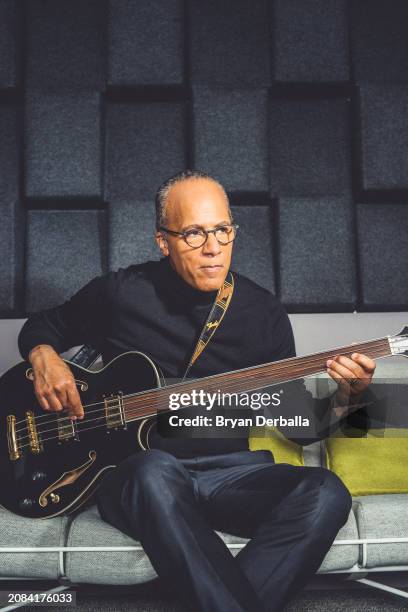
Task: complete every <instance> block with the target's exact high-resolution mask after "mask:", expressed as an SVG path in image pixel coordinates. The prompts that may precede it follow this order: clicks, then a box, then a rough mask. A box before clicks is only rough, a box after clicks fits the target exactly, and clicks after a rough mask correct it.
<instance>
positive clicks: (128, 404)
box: [16, 347, 380, 439]
mask: <svg viewBox="0 0 408 612" xmlns="http://www.w3.org/2000/svg"><path fill="white" fill-rule="evenodd" d="M376 348H377V349H379V348H380V347H373V351H372V352H371V355H372V356H373V357H375V356H378V354H377V353H376V351H375V349H376ZM366 354H367V356H370V355H369V352H367V353H366ZM309 361H310V366H311V364H312V361H313V360H309ZM280 370H281V373H283V372H284V368H280ZM321 371H325V370H321ZM265 377H268V378H269V373H268V372H259V370H258V376H257V377H252V379H251V382H252V384H255V381H256V382H258V380H259V382H261V381H262V382H264V378H265ZM196 380H200V379H196ZM216 382H218V380H217V381H216ZM227 382H228V381H227ZM239 382H242V379H241V378H238V379H237V378H235V379H234V380H232V381H230V384H229V385H224V387H223V388H224V389H225V390H227V389H229V390H230V389H233V388H234V385H236V384H237V383H239ZM284 382H285V381H279V380H276V381H274V382H272V383H269V385H268V386H274V385H278V384H279V383H281V384H283V383H284ZM286 382H289V381H286ZM190 384H192V383H190ZM231 385H233V386H231ZM195 386H196V385H195ZM217 386H218V385H217ZM184 388H185V386H184ZM210 389H212V388H211V387H210ZM254 390H255V389H252V390H251V391H254ZM158 391H162V394H165V396H166V397H165V398H166V399H168V397H167V391H168V387H162V388H159V389H154V390H153V393H154V394H155V395H156V397H155V398H153V400H154V401H155V405H157V395H158V393H157V392H158ZM247 391H248V390H247ZM226 392H228V391H226ZM235 392H236V391H235ZM141 394H143V397H140V396H139V397H136V398H135V400H133V401H127V402H126V405H125V410H126V409H128V408H131V407H132V405H133V406H135V407H137V406H138V405H139V400H142V402H143V407H142V409H143V410H144V411H145V410H146V401H147V399H146V398H148V396H149V395H152V393H151V392H150V393H149V392H148V391H142V392H140V394H137V395H141ZM135 395H136V394H130V395H128V396H127V397H132V398H133V397H135ZM149 399H150V398H149ZM159 400H160V398H159ZM98 404H100V405H101V404H104V402H103V401H102V402H94V403H93V404H89V405H98ZM84 407H85V406H84ZM152 407H153V406H152ZM113 408H115V407H108V410H109V409H110V410H112V409H113ZM149 408H150V406H149ZM95 412H104V413H106V408H105V406H104V407H103V408H101V409H95V410H91V411H89V412H88V413H87V415H89V414H92V413H95ZM138 412H139V411H138V410H136V412H134V411H133V412H131V411H130V412H129V414H130V413H132V416H133V414H135V415H136V414H138ZM87 415H86V416H87ZM41 416H50V415H48V414H47V415H40V418H41ZM147 416H153V415H146V417H147ZM37 418H38V417H36V419H37ZM55 418H58V417H54V418H51V419H50V420H49V421H46V422H42V423H40V425H39V426H45V425H48V424H50V423H53V424H54V423H55ZM99 418H100V417H99ZM61 420H66V421H70V420H71V419H70V417H69V416H66V417H63V418H62V419H61ZM20 422H21V421H20ZM81 423H84V421H83V420H80V421H79V424H81ZM62 427H64V425H62ZM60 428H61V426H60ZM60 428H58V427H57V428H55V430H57V429H60ZM25 429H28V428H27V427H23V428H20V429H18V430H16V431H17V432H21V431H24V430H25ZM44 431H52V430H40V431H39V433H44ZM24 437H29V436H28V435H26V436H20V439H24Z"/></svg>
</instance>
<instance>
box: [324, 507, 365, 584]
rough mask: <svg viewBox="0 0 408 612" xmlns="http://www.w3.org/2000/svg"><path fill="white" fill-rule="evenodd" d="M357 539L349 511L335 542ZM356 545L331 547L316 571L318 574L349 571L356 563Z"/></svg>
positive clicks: (354, 523)
mask: <svg viewBox="0 0 408 612" xmlns="http://www.w3.org/2000/svg"><path fill="white" fill-rule="evenodd" d="M357 538H358V530H357V524H356V519H355V517H354V514H353V512H352V511H351V512H350V514H349V517H348V520H347V523H346V524H345V525H344V526H343V527H342V528H341V529H340V531H339V533H338V534H337V537H336V540H355V539H357ZM358 557H359V547H358V544H344V545H342V544H339V545H338V546H337V545H335V546H332V547H331V549H330V550H329V552H328V553H327V555H326V557H325V558H324V559H323V563H322V564H321V566H320V569H319V570H318V571H319V573H324V572H333V571H336V570H344V569H350V568H351V567H353V565H355V564H356V563H357V562H358Z"/></svg>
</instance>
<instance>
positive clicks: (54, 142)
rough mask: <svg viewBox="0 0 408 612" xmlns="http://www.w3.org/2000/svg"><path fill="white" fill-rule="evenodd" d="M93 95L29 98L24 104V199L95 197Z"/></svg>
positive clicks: (97, 125)
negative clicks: (26, 197)
mask: <svg viewBox="0 0 408 612" xmlns="http://www.w3.org/2000/svg"><path fill="white" fill-rule="evenodd" d="M100 110H101V109H100V96H99V94H96V93H95V94H92V93H81V94H78V95H74V94H66V95H56V94H39V93H38V94H32V95H30V96H29V97H28V99H27V104H26V118H25V124H26V162H25V165H26V193H27V195H28V196H29V197H37V198H49V197H54V198H56V197H60V198H63V197H75V196H79V197H99V196H100V195H101V182H102V180H101V149H102V144H101V120H100Z"/></svg>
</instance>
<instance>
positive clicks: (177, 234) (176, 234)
mask: <svg viewBox="0 0 408 612" xmlns="http://www.w3.org/2000/svg"><path fill="white" fill-rule="evenodd" d="M223 227H230V228H231V229H232V230H233V231H234V237H233V238H232V240H228V242H220V241H219V240H218V238H217V236H216V235H215V232H217V231H218V230H219V229H221V228H223ZM238 228H239V225H238V224H237V223H229V224H228V225H219V226H218V227H215V228H214V229H211V230H205V229H204V228H203V227H200V228H199V229H200V230H201V231H202V232H204V234H205V240H204V242H203V243H202V244H200V245H199V246H193V245H191V244H189V243H188V242H187V237H188V232H190V231H191V230H185V231H184V232H176V231H175V230H171V229H168V228H167V227H163V226H161V227H159V228H158V229H159V231H160V232H166V233H167V234H171V235H172V236H181V237H182V238H183V240H184V242H185V243H186V244H187V245H188V246H189V247H191V248H193V249H199V248H201V247H202V246H204V245H205V243H206V242H207V240H208V234H214V236H215V238H216V240H217V242H218V244H221V245H222V246H225V245H227V244H230V243H231V242H233V241H234V240H235V238H236V236H237V230H238ZM192 229H193V228H192Z"/></svg>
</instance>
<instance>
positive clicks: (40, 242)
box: [26, 210, 105, 312]
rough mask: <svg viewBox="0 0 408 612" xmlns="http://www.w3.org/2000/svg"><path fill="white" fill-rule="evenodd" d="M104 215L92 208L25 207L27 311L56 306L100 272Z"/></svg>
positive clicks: (102, 252) (103, 250)
mask: <svg viewBox="0 0 408 612" xmlns="http://www.w3.org/2000/svg"><path fill="white" fill-rule="evenodd" d="M104 215H105V213H104V212H102V211H95V210H69V211H62V210H31V211H29V213H28V233H27V258H26V259H27V277H26V308H27V311H29V312H32V311H36V310H40V309H42V308H48V307H51V306H56V305H57V304H60V303H62V302H63V301H65V300H67V299H68V298H70V297H71V295H73V293H75V292H76V291H77V290H78V289H80V288H81V287H82V286H83V285H85V283H87V282H88V281H89V280H91V279H92V278H94V277H95V276H97V275H99V274H102V272H103V271H104V261H105V246H104V240H103V239H104V233H105V230H104Z"/></svg>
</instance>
